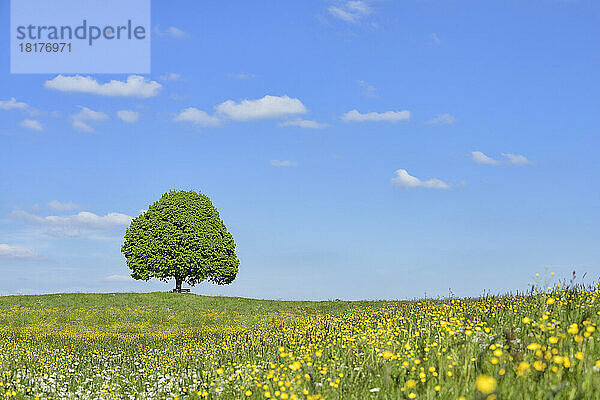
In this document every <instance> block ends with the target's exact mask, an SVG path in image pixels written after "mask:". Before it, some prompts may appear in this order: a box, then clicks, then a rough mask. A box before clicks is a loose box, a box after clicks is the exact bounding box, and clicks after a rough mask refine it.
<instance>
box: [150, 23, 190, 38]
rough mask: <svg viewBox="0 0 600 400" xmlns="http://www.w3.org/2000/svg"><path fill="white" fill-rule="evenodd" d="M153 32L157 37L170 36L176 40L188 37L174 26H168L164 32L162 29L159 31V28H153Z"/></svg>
mask: <svg viewBox="0 0 600 400" xmlns="http://www.w3.org/2000/svg"><path fill="white" fill-rule="evenodd" d="M154 32H155V33H156V34H157V35H158V36H170V37H172V38H176V39H183V38H186V37H188V36H189V35H188V34H187V33H185V32H184V31H182V30H181V29H179V28H177V27H175V26H170V27H168V28H167V29H165V30H164V31H163V30H162V29H160V28H159V27H155V28H154Z"/></svg>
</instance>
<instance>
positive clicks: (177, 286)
mask: <svg viewBox="0 0 600 400" xmlns="http://www.w3.org/2000/svg"><path fill="white" fill-rule="evenodd" d="M182 281H183V278H181V277H180V276H176V277H175V291H176V292H177V293H181V282H182Z"/></svg>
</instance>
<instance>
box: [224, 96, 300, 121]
mask: <svg viewBox="0 0 600 400" xmlns="http://www.w3.org/2000/svg"><path fill="white" fill-rule="evenodd" d="M215 109H216V111H217V112H218V113H220V114H223V115H225V116H227V117H229V118H231V119H233V120H236V121H249V120H255V119H267V118H281V117H286V116H290V115H297V114H304V113H306V112H307V111H308V110H307V109H306V107H305V106H304V104H302V102H301V101H300V100H299V99H295V98H291V97H288V96H270V95H266V96H265V97H263V98H261V99H257V100H248V99H246V100H242V101H241V102H240V103H236V102H234V101H233V100H227V101H225V102H223V103H221V104H219V105H217V106H216V107H215Z"/></svg>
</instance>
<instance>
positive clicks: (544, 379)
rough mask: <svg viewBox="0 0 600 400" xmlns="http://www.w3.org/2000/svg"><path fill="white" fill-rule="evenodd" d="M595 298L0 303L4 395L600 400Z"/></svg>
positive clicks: (156, 297)
mask: <svg viewBox="0 0 600 400" xmlns="http://www.w3.org/2000/svg"><path fill="white" fill-rule="evenodd" d="M599 300H600V296H599V295H598V292H597V291H596V289H593V290H589V289H588V290H564V291H563V290H560V291H559V290H558V289H556V288H555V289H554V291H552V292H545V293H538V294H535V295H528V296H501V297H484V298H473V299H458V298H449V299H443V300H416V301H400V302H392V301H378V302H366V301H364V302H345V301H326V302H286V301H266V300H251V299H242V298H226V297H205V296H198V295H193V294H173V293H148V294H55V295H43V296H8V297H0V351H1V353H0V381H1V388H2V389H1V391H0V396H5V397H7V398H19V399H20V398H32V399H33V398H40V399H41V398H53V399H67V398H72V399H85V398H131V399H135V398H152V399H154V398H158V399H160V398H166V399H175V398H179V399H183V398H191V399H196V398H208V399H265V398H272V399H284V400H286V399H297V398H298V399H319V398H325V399H404V398H407V399H411V398H418V399H459V398H461V397H464V398H466V399H489V400H493V399H552V398H556V399H597V398H598V397H599V395H598V393H597V388H599V387H600V372H599V367H600V361H599V360H600V343H599V342H598V339H597V338H598V331H597V330H596V326H597V324H598V322H599V320H600V305H599V304H598V301H599Z"/></svg>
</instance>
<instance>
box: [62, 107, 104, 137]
mask: <svg viewBox="0 0 600 400" xmlns="http://www.w3.org/2000/svg"><path fill="white" fill-rule="evenodd" d="M79 107H80V108H81V111H79V112H78V113H77V114H73V115H71V118H72V120H73V123H72V125H73V127H74V128H75V129H78V130H80V131H84V132H94V129H93V128H92V127H91V126H90V125H89V124H88V122H89V121H98V122H100V121H105V120H107V119H108V115H106V114H105V113H103V112H101V111H94V110H91V109H89V108H87V107H83V106H79Z"/></svg>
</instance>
